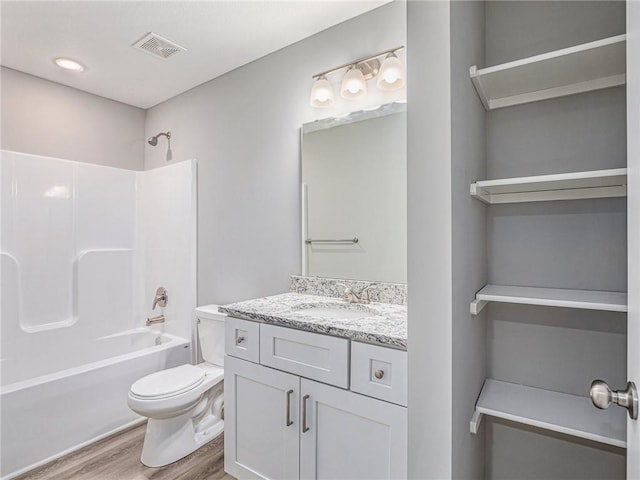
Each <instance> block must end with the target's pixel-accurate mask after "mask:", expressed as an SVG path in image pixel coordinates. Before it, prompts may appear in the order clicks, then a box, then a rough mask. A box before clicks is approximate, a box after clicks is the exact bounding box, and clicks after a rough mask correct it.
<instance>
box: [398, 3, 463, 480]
mask: <svg viewBox="0 0 640 480" xmlns="http://www.w3.org/2000/svg"><path fill="white" fill-rule="evenodd" d="M407 32H408V43H409V51H408V56H409V60H408V64H409V66H410V68H409V69H408V72H409V77H408V82H409V83H408V85H409V93H410V95H409V103H408V105H407V125H408V126H407V173H408V197H407V198H408V240H407V243H408V258H409V259H410V260H409V264H408V272H407V276H408V285H409V291H408V293H409V300H408V305H407V307H408V313H409V324H408V331H409V343H408V358H409V403H408V406H409V412H408V414H409V465H408V473H409V478H413V479H434V480H435V479H445V478H452V462H454V461H457V460H458V459H454V457H453V450H452V413H451V412H452V407H453V406H452V402H451V395H452V355H453V353H452V327H451V318H452V311H451V309H452V257H451V255H452V248H453V247H452V233H451V230H452V218H451V214H452V178H451V175H452V169H451V93H452V91H451V52H450V49H449V47H450V35H451V22H450V5H449V2H423V1H409V2H408V5H407ZM470 413H471V412H469V414H470Z"/></svg>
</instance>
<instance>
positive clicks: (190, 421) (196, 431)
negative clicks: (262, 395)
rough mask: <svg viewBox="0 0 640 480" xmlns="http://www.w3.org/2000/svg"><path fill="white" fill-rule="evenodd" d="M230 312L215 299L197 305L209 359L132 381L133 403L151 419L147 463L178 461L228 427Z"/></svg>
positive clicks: (198, 327)
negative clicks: (226, 330)
mask: <svg viewBox="0 0 640 480" xmlns="http://www.w3.org/2000/svg"><path fill="white" fill-rule="evenodd" d="M224 318H225V316H224V315H222V314H219V313H218V312H217V306H215V305H208V306H206V307H199V308H198V309H196V331H197V339H198V347H199V350H200V352H201V356H202V358H203V359H204V360H205V361H204V362H202V363H199V364H197V365H190V364H186V365H180V366H178V367H174V368H169V369H166V370H161V371H159V372H156V373H152V374H151V375H147V376H145V377H142V378H141V379H140V380H138V381H136V382H135V383H133V385H131V389H130V391H129V396H128V399H127V403H128V405H129V408H131V410H133V411H134V412H136V413H137V414H138V415H142V416H143V417H147V418H148V419H149V420H148V422H147V431H146V434H145V437H144V445H143V447H142V455H141V457H140V460H141V461H142V463H143V464H144V465H146V466H148V467H161V466H164V465H168V464H170V463H173V462H175V461H177V460H180V459H181V458H183V457H185V456H187V455H189V454H190V453H192V452H194V451H196V450H197V449H198V448H200V447H201V446H203V445H204V444H206V443H207V442H209V441H211V440H213V439H214V438H216V437H217V436H218V435H220V434H221V433H222V431H223V429H224V419H223V417H224V415H223V411H224V387H223V380H224V368H223V358H224V347H223V345H224ZM214 362H215V363H214Z"/></svg>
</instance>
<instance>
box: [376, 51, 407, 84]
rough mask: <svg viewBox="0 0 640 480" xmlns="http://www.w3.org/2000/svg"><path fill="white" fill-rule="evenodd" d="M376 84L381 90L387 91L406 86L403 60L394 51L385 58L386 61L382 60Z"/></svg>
mask: <svg viewBox="0 0 640 480" xmlns="http://www.w3.org/2000/svg"><path fill="white" fill-rule="evenodd" d="M376 84H377V85H378V88H379V89H380V90H385V91H389V90H396V89H398V88H402V87H404V84H405V74H404V68H403V66H402V62H401V61H400V59H399V58H398V57H397V56H396V54H395V53H394V52H391V53H389V54H388V55H387V58H385V59H384V62H382V65H381V66H380V71H379V72H378V79H377V82H376Z"/></svg>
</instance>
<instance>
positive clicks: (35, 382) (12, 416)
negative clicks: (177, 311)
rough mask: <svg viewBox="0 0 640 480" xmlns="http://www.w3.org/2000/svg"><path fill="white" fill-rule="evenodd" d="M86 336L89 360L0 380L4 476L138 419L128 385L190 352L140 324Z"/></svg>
mask: <svg viewBox="0 0 640 480" xmlns="http://www.w3.org/2000/svg"><path fill="white" fill-rule="evenodd" d="M89 343H90V345H89V346H90V348H89V349H88V350H89V351H90V353H91V355H90V359H91V360H90V362H89V363H86V364H84V365H81V366H75V367H72V368H67V369H64V370H60V371H57V372H55V373H49V374H46V375H41V376H37V377H35V378H28V375H27V376H26V377H23V378H28V379H27V380H22V381H15V382H13V383H10V384H8V385H5V386H2V387H0V405H1V409H0V410H1V411H2V414H1V418H0V429H1V431H2V432H1V433H2V434H1V440H0V455H1V457H0V468H1V470H0V476H1V477H2V480H6V479H9V478H13V477H14V476H17V475H19V474H21V473H24V472H25V471H27V470H30V469H32V468H35V467H37V466H39V465H42V464H44V463H47V462H49V461H51V460H53V459H55V458H57V457H60V456H62V455H64V454H66V453H69V452H71V451H73V450H76V449H78V448H81V447H83V446H85V445H87V444H89V443H92V442H94V441H96V440H99V439H100V438H102V437H105V436H107V435H110V434H112V433H115V432H117V431H118V430H121V429H123V428H126V427H128V426H130V425H133V424H135V423H137V422H140V421H142V420H144V419H142V418H141V417H139V416H138V415H136V414H135V413H133V412H132V411H131V410H129V408H128V407H127V393H128V391H129V387H130V386H131V384H132V383H133V382H134V381H136V380H137V379H139V378H140V377H142V376H144V375H147V374H149V373H152V372H155V371H158V370H161V369H164V368H169V367H174V366H177V365H180V364H184V363H189V361H190V359H191V345H190V341H189V340H186V339H184V338H180V337H176V336H173V335H168V334H162V335H160V334H159V333H157V332H153V331H151V330H149V329H144V328H141V329H135V330H128V331H125V332H122V333H118V334H115V335H108V336H105V337H101V338H98V339H96V340H94V341H93V342H89ZM157 343H159V344H157ZM84 349H86V345H83V350H84ZM70 356H71V355H70ZM96 358H103V359H102V360H95V359H96ZM40 362H47V359H46V358H40ZM11 367H12V365H10V364H9V362H7V361H3V362H2V370H3V377H5V375H4V372H6V373H7V375H6V377H7V378H16V377H15V375H16V374H15V372H13V371H14V368H11Z"/></svg>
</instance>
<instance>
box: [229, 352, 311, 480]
mask: <svg viewBox="0 0 640 480" xmlns="http://www.w3.org/2000/svg"><path fill="white" fill-rule="evenodd" d="M224 369H225V372H224V373H225V375H224V377H225V378H224V394H225V421H224V423H225V425H224V430H225V439H224V449H225V459H224V469H225V471H226V472H227V473H229V474H231V475H233V476H234V477H236V478H238V479H240V480H242V479H247V478H261V479H274V480H281V479H297V478H299V474H300V469H299V452H300V450H299V438H300V437H299V433H298V432H299V430H298V429H299V425H298V423H299V422H298V419H299V415H298V404H299V402H300V395H299V392H300V389H299V387H300V379H299V377H297V376H295V375H291V374H288V373H284V372H280V371H278V370H273V369H271V368H268V367H263V366H261V365H256V364H254V363H251V362H247V361H245V360H240V359H237V358H234V357H230V356H226V357H225V367H224Z"/></svg>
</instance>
